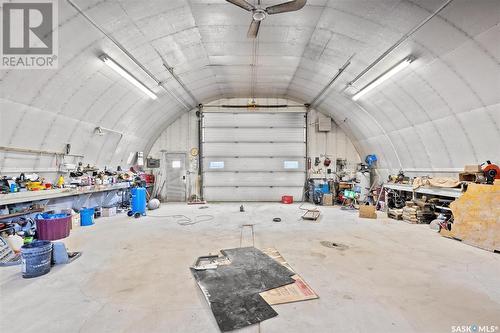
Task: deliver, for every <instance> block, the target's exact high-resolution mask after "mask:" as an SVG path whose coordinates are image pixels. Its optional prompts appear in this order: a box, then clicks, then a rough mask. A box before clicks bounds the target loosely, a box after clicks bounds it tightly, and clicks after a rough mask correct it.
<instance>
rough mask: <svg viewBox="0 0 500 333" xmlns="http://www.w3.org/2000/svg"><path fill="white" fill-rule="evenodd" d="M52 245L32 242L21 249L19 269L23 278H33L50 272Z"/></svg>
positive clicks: (46, 242)
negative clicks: (20, 268)
mask: <svg viewBox="0 0 500 333" xmlns="http://www.w3.org/2000/svg"><path fill="white" fill-rule="evenodd" d="M51 258H52V243H51V242H49V241H34V242H32V243H30V244H26V245H23V246H22V247H21V267H22V273H23V278H25V279H28V278H33V277H37V276H41V275H44V274H47V273H48V272H50V261H51Z"/></svg>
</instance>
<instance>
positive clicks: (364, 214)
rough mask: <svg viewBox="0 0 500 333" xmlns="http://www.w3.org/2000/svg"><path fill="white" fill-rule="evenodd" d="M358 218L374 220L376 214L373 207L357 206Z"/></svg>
mask: <svg viewBox="0 0 500 333" xmlns="http://www.w3.org/2000/svg"><path fill="white" fill-rule="evenodd" d="M359 217H361V218H365V219H376V218H377V212H376V211H375V206H366V205H361V206H359Z"/></svg>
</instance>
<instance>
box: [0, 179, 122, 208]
mask: <svg viewBox="0 0 500 333" xmlns="http://www.w3.org/2000/svg"><path fill="white" fill-rule="evenodd" d="M129 187H130V183H129V182H123V183H116V184H110V185H93V186H80V187H76V188H57V189H52V190H41V191H26V192H16V193H7V194H0V206H3V205H13V204H19V203H27V202H33V201H42V200H51V199H59V198H64V197H71V196H79V195H84V194H94V193H101V192H109V191H116V190H122V189H126V188H129Z"/></svg>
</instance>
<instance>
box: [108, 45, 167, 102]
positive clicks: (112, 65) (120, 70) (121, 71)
mask: <svg viewBox="0 0 500 333" xmlns="http://www.w3.org/2000/svg"><path fill="white" fill-rule="evenodd" d="M99 59H101V60H102V61H103V62H104V63H105V64H106V65H108V66H109V67H110V68H112V69H113V70H114V71H115V72H117V73H118V74H120V75H121V76H123V77H124V78H125V79H127V80H128V81H129V82H130V83H132V84H133V85H134V86H136V87H137V88H139V89H140V90H142V92H143V93H145V94H146V95H148V96H149V97H151V98H152V99H157V98H158V96H156V94H155V93H154V92H153V91H151V89H149V88H148V87H146V86H145V85H144V83H142V82H141V81H139V80H138V79H137V78H136V77H135V76H133V75H132V74H130V73H129V72H128V71H127V70H126V69H125V68H123V67H122V66H120V65H119V64H118V63H116V62H115V61H114V60H113V59H111V58H110V57H109V56H108V55H107V54H103V55H101V56H100V57H99Z"/></svg>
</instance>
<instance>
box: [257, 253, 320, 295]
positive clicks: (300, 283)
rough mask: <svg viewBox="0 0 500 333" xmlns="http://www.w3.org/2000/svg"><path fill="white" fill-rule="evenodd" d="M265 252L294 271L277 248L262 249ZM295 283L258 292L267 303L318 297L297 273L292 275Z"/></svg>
mask: <svg viewBox="0 0 500 333" xmlns="http://www.w3.org/2000/svg"><path fill="white" fill-rule="evenodd" d="M262 252H264V253H265V254H267V255H268V256H270V257H271V258H273V259H274V260H276V261H277V262H279V263H280V264H281V265H283V266H285V267H286V268H288V269H289V270H291V271H293V272H295V271H294V270H293V269H292V267H290V265H289V264H288V263H287V262H286V260H285V258H283V256H281V254H280V253H279V252H278V250H276V249H274V248H269V249H265V250H262ZM292 279H294V280H295V283H292V284H289V285H286V286H283V287H279V288H275V289H271V290H268V291H265V292H262V293H260V294H259V295H260V296H261V297H262V298H263V299H264V300H265V301H266V302H267V303H268V304H269V305H276V304H284V303H291V302H300V301H306V300H310V299H316V298H319V296H318V295H317V294H316V293H315V292H314V290H312V289H311V287H309V285H308V284H307V283H306V282H305V281H304V279H302V278H301V277H300V276H299V275H294V276H292Z"/></svg>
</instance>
